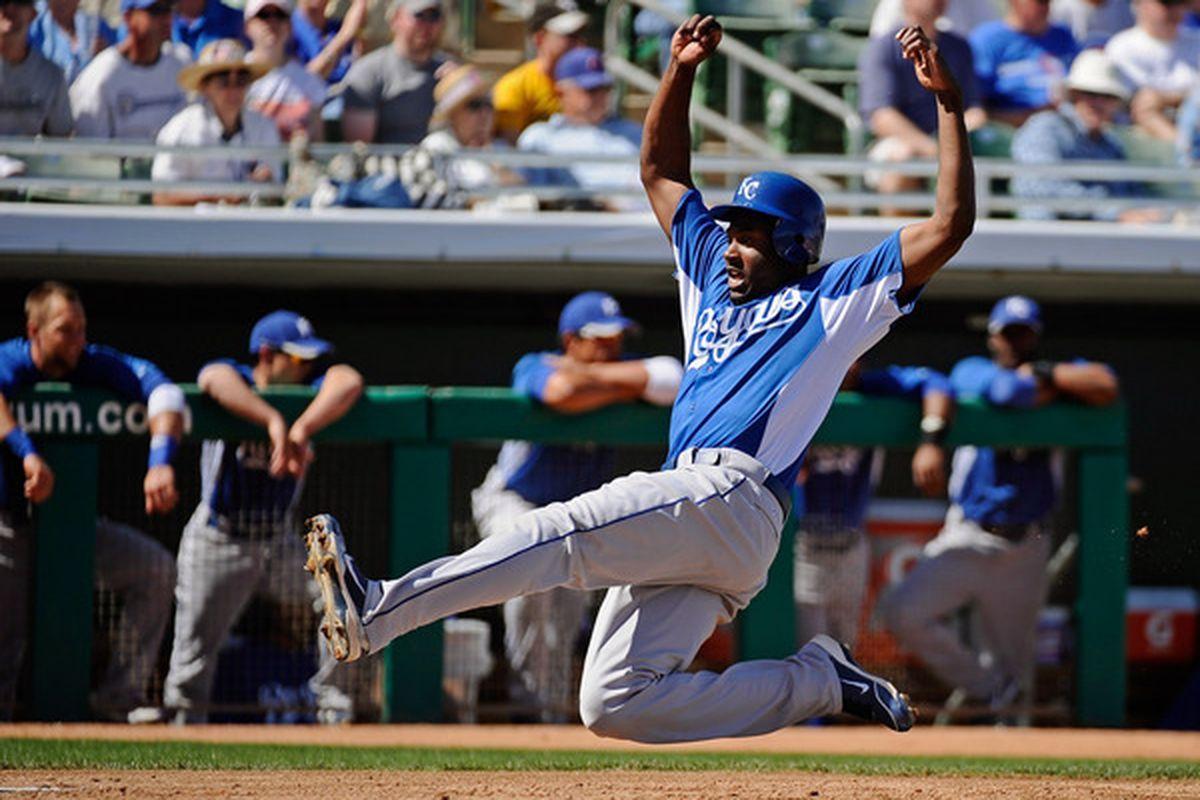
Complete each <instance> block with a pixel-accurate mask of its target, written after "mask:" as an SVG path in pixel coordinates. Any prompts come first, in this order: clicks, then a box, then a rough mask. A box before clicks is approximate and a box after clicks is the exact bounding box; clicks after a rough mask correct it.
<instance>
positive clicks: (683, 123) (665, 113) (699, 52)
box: [641, 14, 721, 236]
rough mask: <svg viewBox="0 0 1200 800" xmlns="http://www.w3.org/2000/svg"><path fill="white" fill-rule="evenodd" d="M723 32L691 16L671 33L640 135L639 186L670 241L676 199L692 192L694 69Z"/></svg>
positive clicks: (709, 21) (706, 19)
mask: <svg viewBox="0 0 1200 800" xmlns="http://www.w3.org/2000/svg"><path fill="white" fill-rule="evenodd" d="M720 41H721V26H720V25H719V24H718V23H717V21H716V19H715V18H713V17H703V18H702V17H701V16H700V15H699V14H695V15H693V16H692V17H691V19H689V20H687V21H686V22H684V23H683V24H682V25H680V26H679V29H678V30H676V31H675V35H674V36H673V37H672V39H671V61H670V63H669V64H668V65H667V69H666V72H664V73H663V77H662V81H661V82H660V83H659V86H658V92H657V93H655V95H654V99H653V100H652V101H651V103H650V109H649V110H648V111H647V112H646V123H645V127H644V129H643V131H642V153H641V175H642V185H643V186H644V187H645V189H646V195H647V196H648V197H649V198H650V206H651V208H653V209H654V215H655V217H657V218H658V222H659V225H661V226H662V228H663V230H664V231H665V232H666V233H667V235H668V236H670V234H671V219H672V218H673V217H674V216H675V208H676V206H678V205H679V198H680V197H682V196H683V194H684V192H686V191H687V190H688V189H690V188H691V187H692V133H691V129H690V128H689V126H688V107H689V105H690V103H691V99H692V86H693V84H694V83H695V81H696V69H697V68H698V67H699V66H700V64H701V63H703V62H704V60H705V59H706V58H708V57H709V56H710V55H712V53H713V52H715V51H716V49H717V45H718V43H720Z"/></svg>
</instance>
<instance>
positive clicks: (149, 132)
mask: <svg viewBox="0 0 1200 800" xmlns="http://www.w3.org/2000/svg"><path fill="white" fill-rule="evenodd" d="M172 8H173V6H172V4H171V2H170V0H121V12H122V14H123V16H124V19H125V28H126V31H127V34H126V36H125V39H124V40H122V41H121V43H120V44H117V45H116V46H114V47H110V48H108V49H107V50H105V51H104V52H103V53H101V54H100V55H98V56H96V57H95V58H94V59H92V63H90V64H88V65H87V67H85V68H84V70H83V72H81V73H79V77H78V78H76V79H75V82H74V83H73V84H71V90H70V95H71V111H72V113H73V114H74V115H75V133H76V134H78V135H79V136H84V137H91V138H96V139H132V140H140V141H146V142H149V141H153V140H154V137H155V136H156V135H157V134H158V131H159V128H161V127H162V126H163V124H164V123H165V122H166V121H167V120H169V119H170V118H171V117H172V116H173V115H174V114H175V113H176V112H177V111H179V110H180V109H181V108H183V107H184V105H185V104H186V103H187V99H186V97H185V96H184V94H183V89H181V88H180V87H179V84H178V83H177V81H176V79H177V78H178V77H179V72H180V70H182V69H183V68H184V67H185V66H187V60H186V59H185V58H184V57H183V56H182V55H181V54H180V52H179V51H178V50H176V49H175V48H170V47H166V48H164V47H163V44H164V43H165V42H168V41H170V39H171V12H172Z"/></svg>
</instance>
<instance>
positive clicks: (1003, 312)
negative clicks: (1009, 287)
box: [988, 294, 1042, 333]
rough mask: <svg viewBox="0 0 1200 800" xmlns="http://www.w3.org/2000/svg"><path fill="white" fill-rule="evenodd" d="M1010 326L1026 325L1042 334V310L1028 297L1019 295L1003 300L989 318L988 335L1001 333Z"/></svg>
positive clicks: (993, 309) (994, 307)
mask: <svg viewBox="0 0 1200 800" xmlns="http://www.w3.org/2000/svg"><path fill="white" fill-rule="evenodd" d="M1009 325H1024V326H1025V327H1027V328H1032V329H1033V330H1034V331H1036V332H1037V333H1041V332H1042V309H1041V308H1039V307H1038V304H1037V303H1036V302H1034V301H1033V300H1030V299H1029V298H1028V297H1023V296H1022V295H1019V294H1014V295H1010V296H1008V297H1004V298H1001V299H1000V300H998V301H997V302H996V305H995V306H993V307H992V314H991V316H990V317H988V333H999V332H1000V331H1002V330H1004V329H1005V328H1007V327H1008V326H1009Z"/></svg>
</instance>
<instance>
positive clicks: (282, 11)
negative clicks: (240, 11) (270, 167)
mask: <svg viewBox="0 0 1200 800" xmlns="http://www.w3.org/2000/svg"><path fill="white" fill-rule="evenodd" d="M291 19H292V0H249V2H247V3H246V35H247V36H248V37H249V39H250V42H251V44H252V47H251V50H250V52H249V54H247V56H246V60H247V61H253V62H254V63H255V64H261V65H264V66H266V67H269V68H270V70H271V71H270V72H268V73H267V74H266V75H264V76H262V77H261V78H259V79H258V80H256V81H255V82H254V83H252V84H251V85H250V89H249V91H247V92H246V102H247V105H248V106H249V107H250V108H252V109H254V110H255V111H257V112H259V113H260V114H262V115H263V116H265V117H268V118H270V119H272V120H274V122H275V127H276V128H277V129H278V130H279V136H280V138H282V139H283V140H284V141H287V140H290V139H291V138H292V136H293V135H295V134H296V133H297V132H300V131H303V132H305V133H306V134H307V136H308V138H309V139H310V140H314V141H315V140H319V139H320V138H321V133H322V130H321V104H322V103H324V102H325V81H324V80H322V79H321V78H320V77H318V76H316V75H314V74H313V73H311V72H309V71H308V70H306V69H305V68H304V67H303V66H302V65H301V64H300V62H299V61H297V60H296V59H294V58H292V56H291V55H290V54H289V53H288V46H289V45H290V43H291V40H292V37H291V27H292V23H291Z"/></svg>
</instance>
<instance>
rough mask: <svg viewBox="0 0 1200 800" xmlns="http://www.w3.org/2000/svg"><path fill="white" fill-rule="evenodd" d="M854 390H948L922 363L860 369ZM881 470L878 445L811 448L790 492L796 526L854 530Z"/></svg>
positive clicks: (895, 393)
mask: <svg viewBox="0 0 1200 800" xmlns="http://www.w3.org/2000/svg"><path fill="white" fill-rule="evenodd" d="M856 391H859V392H862V393H863V394H866V395H873V396H877V397H904V398H910V399H914V400H916V399H920V398H922V397H924V396H925V395H926V394H927V393H929V392H941V393H943V394H953V391H952V389H951V387H950V381H949V380H948V379H947V378H946V376H945V375H942V374H941V373H940V372H937V371H935V370H932V369H928V368H926V367H900V366H890V367H884V368H883V369H873V370H865V371H864V372H863V373H862V375H861V376H860V377H859V385H858V388H857V389H856ZM882 469H883V451H882V450H881V449H880V448H865V447H844V446H843V447H839V446H824V445H822V446H817V447H814V448H812V449H811V450H809V453H808V458H807V459H806V460H805V472H806V473H807V475H806V477H805V479H804V481H803V482H802V483H800V484H798V485H797V486H796V491H794V492H793V496H794V498H795V501H796V503H795V508H796V513H797V515H798V516H800V515H802V516H803V518H804V521H803V522H801V527H804V528H806V529H812V530H847V529H860V528H862V527H863V524H864V522H865V521H866V518H867V506H868V504H870V502H871V495H872V494H873V493H874V489H875V487H876V486H877V485H878V483H879V474H880V472H881V470H882Z"/></svg>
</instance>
